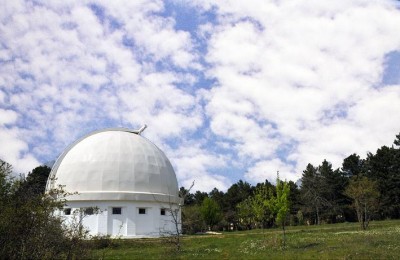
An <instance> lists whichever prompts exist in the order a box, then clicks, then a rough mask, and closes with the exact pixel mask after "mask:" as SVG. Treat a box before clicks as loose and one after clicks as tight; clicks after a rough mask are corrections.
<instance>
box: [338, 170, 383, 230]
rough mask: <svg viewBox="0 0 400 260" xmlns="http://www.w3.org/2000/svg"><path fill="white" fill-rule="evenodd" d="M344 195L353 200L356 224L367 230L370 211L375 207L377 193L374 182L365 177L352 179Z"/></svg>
mask: <svg viewBox="0 0 400 260" xmlns="http://www.w3.org/2000/svg"><path fill="white" fill-rule="evenodd" d="M345 194H346V195H347V196H349V197H350V198H352V199H353V206H354V208H355V210H356V212H357V218H358V222H360V225H361V228H362V229H363V230H365V229H367V228H368V224H369V220H370V215H371V210H372V209H373V208H374V207H375V206H376V203H377V200H378V197H379V192H378V188H377V185H376V182H374V181H371V180H369V179H368V178H367V177H364V176H363V177H359V178H353V179H351V180H350V183H349V185H348V186H347V188H346V191H345Z"/></svg>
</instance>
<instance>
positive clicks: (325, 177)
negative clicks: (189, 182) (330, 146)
mask: <svg viewBox="0 0 400 260" xmlns="http://www.w3.org/2000/svg"><path fill="white" fill-rule="evenodd" d="M318 172H319V173H320V175H321V178H322V179H321V182H322V183H321V185H322V188H323V189H322V192H321V195H322V197H323V200H324V201H325V203H326V205H327V206H328V207H326V208H325V209H324V214H323V215H324V219H325V220H326V221H327V222H328V223H335V222H337V221H340V220H341V219H342V216H343V208H342V203H343V201H344V200H345V196H344V195H343V192H344V189H345V186H346V180H345V178H344V177H343V176H342V174H341V172H340V171H339V170H338V169H337V170H333V169H332V164H331V163H329V162H328V161H327V160H324V161H323V162H322V164H321V165H320V166H319V167H318Z"/></svg>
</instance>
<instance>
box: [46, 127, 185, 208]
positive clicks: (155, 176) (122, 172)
mask: <svg viewBox="0 0 400 260" xmlns="http://www.w3.org/2000/svg"><path fill="white" fill-rule="evenodd" d="M139 134H140V132H138V131H131V130H128V129H125V128H113V129H105V130H101V131H96V132H93V133H91V134H89V135H87V136H85V137H83V138H81V139H79V140H78V141H76V142H75V143H73V144H72V145H71V146H70V147H69V148H67V149H66V150H65V152H64V153H63V154H62V155H61V156H60V157H59V158H58V159H57V161H56V163H55V164H54V166H53V168H52V171H51V173H50V177H49V181H48V183H47V190H49V189H51V188H53V187H57V186H58V185H65V190H66V191H68V192H78V194H77V195H72V196H69V197H68V200H143V201H154V200H156V201H158V200H159V201H164V202H174V203H177V202H178V183H177V180H176V175H175V172H174V169H173V168H172V165H171V163H170V161H169V160H168V158H167V157H166V156H165V154H164V153H163V152H162V151H161V150H160V149H159V148H158V147H157V146H155V145H154V144H153V143H151V142H150V141H148V140H147V139H145V138H143V137H142V136H140V135H139Z"/></svg>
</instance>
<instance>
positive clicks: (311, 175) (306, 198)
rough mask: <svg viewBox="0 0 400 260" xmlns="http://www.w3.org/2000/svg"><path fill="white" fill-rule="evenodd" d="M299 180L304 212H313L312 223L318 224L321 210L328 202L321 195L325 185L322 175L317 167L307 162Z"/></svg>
mask: <svg viewBox="0 0 400 260" xmlns="http://www.w3.org/2000/svg"><path fill="white" fill-rule="evenodd" d="M301 181H302V184H301V190H300V191H301V196H302V200H303V202H304V203H305V205H304V208H305V212H312V213H314V214H315V218H314V219H315V221H314V223H315V224H317V225H319V224H320V223H321V210H322V208H323V207H324V206H326V205H327V204H328V201H327V200H326V199H325V198H324V196H323V192H324V190H325V187H324V183H323V179H322V176H321V174H320V172H319V171H318V169H317V168H315V167H314V166H313V165H312V164H308V165H307V168H306V170H304V171H303V176H302V178H301Z"/></svg>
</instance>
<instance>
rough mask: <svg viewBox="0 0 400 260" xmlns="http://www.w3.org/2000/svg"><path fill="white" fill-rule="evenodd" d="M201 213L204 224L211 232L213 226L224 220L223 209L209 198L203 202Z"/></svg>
mask: <svg viewBox="0 0 400 260" xmlns="http://www.w3.org/2000/svg"><path fill="white" fill-rule="evenodd" d="M200 212H201V215H202V217H203V219H204V222H205V223H206V224H207V225H208V228H209V230H211V229H212V228H213V226H214V225H216V224H218V222H219V221H221V219H222V214H221V209H220V208H219V206H218V204H217V203H216V202H215V201H214V200H213V199H211V198H208V197H207V198H205V199H204V200H203V203H202V204H201V208H200Z"/></svg>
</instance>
